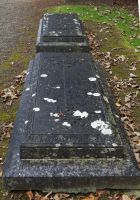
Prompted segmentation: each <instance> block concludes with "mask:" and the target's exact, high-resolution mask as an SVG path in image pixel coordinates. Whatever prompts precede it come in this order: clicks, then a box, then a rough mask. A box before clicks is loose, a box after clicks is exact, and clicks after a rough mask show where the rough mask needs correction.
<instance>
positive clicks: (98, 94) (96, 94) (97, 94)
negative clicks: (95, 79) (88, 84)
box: [93, 92, 101, 97]
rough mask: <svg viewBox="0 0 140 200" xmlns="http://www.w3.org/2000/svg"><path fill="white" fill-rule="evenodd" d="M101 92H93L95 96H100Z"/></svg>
mask: <svg viewBox="0 0 140 200" xmlns="http://www.w3.org/2000/svg"><path fill="white" fill-rule="evenodd" d="M100 95H101V94H100V93H98V92H96V93H93V96H95V97H99V96H100Z"/></svg>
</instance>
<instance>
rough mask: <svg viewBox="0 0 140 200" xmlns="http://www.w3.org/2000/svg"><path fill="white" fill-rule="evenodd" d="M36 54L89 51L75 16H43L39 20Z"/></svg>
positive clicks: (81, 28)
mask: <svg viewBox="0 0 140 200" xmlns="http://www.w3.org/2000/svg"><path fill="white" fill-rule="evenodd" d="M36 50H37V52H43V51H49V52H52V51H54V52H77V51H82V52H83V51H84V52H88V51H89V45H88V42H87V37H86V35H85V33H84V29H83V25H82V23H81V21H80V20H79V19H78V16H77V15H76V14H48V13H47V14H44V15H43V18H42V19H41V20H40V25H39V30H38V37H37V44H36Z"/></svg>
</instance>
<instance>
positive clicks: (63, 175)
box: [4, 53, 140, 192]
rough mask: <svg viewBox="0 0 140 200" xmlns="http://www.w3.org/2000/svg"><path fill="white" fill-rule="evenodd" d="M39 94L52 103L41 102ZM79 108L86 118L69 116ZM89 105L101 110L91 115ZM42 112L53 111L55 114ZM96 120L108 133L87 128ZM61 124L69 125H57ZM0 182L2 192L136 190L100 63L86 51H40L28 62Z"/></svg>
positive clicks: (137, 175) (136, 176)
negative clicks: (2, 181)
mask: <svg viewBox="0 0 140 200" xmlns="http://www.w3.org/2000/svg"><path fill="white" fill-rule="evenodd" d="M51 67H52V69H51ZM58 68H59V69H58ZM74 69H75V72H76V73H75V74H73V70H74ZM56 74H57V76H56ZM67 74H69V78H68V79H66V77H67ZM40 75H41V77H40ZM46 75H47V76H46ZM62 77H63V79H62ZM88 78H97V79H96V80H95V79H90V80H95V81H89V79H88ZM54 79H55V81H53V80H54ZM78 88H79V89H78ZM73 90H75V91H74V93H73V92H72V91H73ZM87 92H93V93H100V94H101V95H100V96H98V95H97V96H92V95H91V96H90V95H87ZM85 94H86V95H87V96H85ZM43 95H45V96H43ZM53 95H54V96H53ZM66 96H68V98H67V97H66ZM44 97H45V98H50V99H53V100H56V99H57V102H54V103H52V102H50V103H49V102H44V101H42V98H44ZM78 97H79V98H81V100H79V101H78ZM85 98H86V99H85ZM64 99H65V101H64ZM74 99H75V101H74ZM97 99H98V100H97ZM45 101H46V100H45ZM45 103H46V104H45ZM52 104H53V106H52ZM87 104H89V105H88V106H86V105H87ZM91 104H92V106H91ZM101 105H102V106H101ZM73 106H74V107H73ZM100 106H101V107H100ZM35 108H36V109H35ZM37 108H39V109H37ZM51 109H52V111H51ZM80 109H81V112H82V111H87V112H88V113H89V115H88V117H87V118H84V117H83V118H80V117H79V118H78V117H75V116H73V111H74V110H80ZM82 109H83V110H82ZM95 109H96V110H97V109H98V110H101V111H102V114H101V113H96V114H97V116H96V115H95V113H94V111H95ZM35 110H36V111H35ZM48 113H59V117H54V115H51V116H50V115H48ZM55 116H56V115H55ZM74 117H75V118H76V119H75V118H74ZM41 119H42V120H41ZM55 119H59V121H56V120H55ZM97 119H101V120H102V121H104V122H107V124H108V125H109V129H111V131H112V132H111V134H105V135H104V134H103V132H102V130H96V129H95V128H92V129H91V123H90V122H95V121H96V120H97ZM74 121H76V123H74ZM64 122H67V123H70V124H71V126H70V127H69V126H66V127H63V126H62V124H63V123H64ZM37 124H38V125H37ZM81 127H82V128H81ZM59 130H60V131H59ZM105 133H110V130H108V131H107V132H105ZM62 136H63V137H62ZM89 136H91V137H89ZM92 137H94V138H92ZM74 139H75V140H74ZM56 142H57V143H56ZM71 142H72V143H71ZM92 144H93V145H92ZM63 148H64V149H65V151H64V149H63ZM84 148H85V149H84ZM27 150H28V151H27ZM98 150H99V151H98ZM102 150H103V152H106V153H102ZM34 151H35V153H34ZM36 155H37V156H36ZM39 155H41V156H40V157H39ZM42 155H43V156H42ZM87 155H89V156H87ZM101 155H102V156H101ZM32 156H33V157H34V159H33V158H32ZM4 186H5V188H6V189H8V190H29V189H32V190H46V191H50V190H51V191H53V192H56V191H67V192H80V191H84V192H89V191H93V190H94V188H115V189H140V172H139V170H138V167H137V164H136V160H135V158H134V155H133V153H132V151H131V148H130V146H129V143H128V141H127V137H126V134H125V132H124V130H123V127H122V125H121V121H120V118H119V116H118V115H117V113H116V111H115V106H114V102H113V98H112V95H111V93H110V91H109V89H108V87H107V84H106V81H105V78H104V75H103V74H102V70H100V66H99V65H98V64H97V63H96V62H94V61H92V59H91V56H90V55H89V54H87V53H65V54H64V53H40V54H37V55H36V59H35V60H34V62H31V63H30V68H29V74H28V75H27V79H26V85H25V90H24V93H23V95H22V98H21V101H20V109H19V112H18V115H17V119H16V123H15V127H14V132H13V135H12V138H11V143H10V148H9V152H8V155H7V158H6V161H5V164H4Z"/></svg>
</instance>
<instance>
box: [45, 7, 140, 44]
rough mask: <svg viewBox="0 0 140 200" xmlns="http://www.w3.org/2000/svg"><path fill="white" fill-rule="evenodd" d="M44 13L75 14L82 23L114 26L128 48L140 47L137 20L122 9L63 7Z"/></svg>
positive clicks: (47, 10) (139, 32)
mask: <svg viewBox="0 0 140 200" xmlns="http://www.w3.org/2000/svg"><path fill="white" fill-rule="evenodd" d="M44 12H50V13H51V12H53V13H77V14H78V15H79V17H80V19H81V20H83V21H94V22H102V23H108V24H112V25H115V26H116V27H117V29H118V30H119V31H120V32H121V33H122V34H123V37H124V39H125V43H126V44H127V45H128V46H132V47H135V48H136V47H137V46H140V39H139V36H140V29H139V28H138V27H139V25H138V24H139V23H138V19H137V18H136V17H135V16H134V15H133V14H130V13H129V12H128V11H127V10H125V9H124V8H119V9H117V8H110V7H107V6H99V7H95V6H83V5H63V6H58V7H52V8H49V9H44Z"/></svg>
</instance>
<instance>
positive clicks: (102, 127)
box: [91, 119, 112, 135]
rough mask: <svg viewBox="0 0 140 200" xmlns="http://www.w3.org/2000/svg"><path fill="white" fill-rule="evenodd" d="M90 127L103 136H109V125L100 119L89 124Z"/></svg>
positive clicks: (110, 131)
mask: <svg viewBox="0 0 140 200" xmlns="http://www.w3.org/2000/svg"><path fill="white" fill-rule="evenodd" d="M91 127H92V128H94V129H97V130H99V131H101V133H102V134H103V135H111V134H112V130H111V129H110V125H109V124H108V123H105V122H104V121H102V120H101V119H99V120H96V121H94V122H91Z"/></svg>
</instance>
